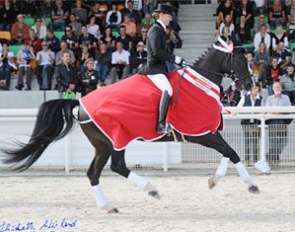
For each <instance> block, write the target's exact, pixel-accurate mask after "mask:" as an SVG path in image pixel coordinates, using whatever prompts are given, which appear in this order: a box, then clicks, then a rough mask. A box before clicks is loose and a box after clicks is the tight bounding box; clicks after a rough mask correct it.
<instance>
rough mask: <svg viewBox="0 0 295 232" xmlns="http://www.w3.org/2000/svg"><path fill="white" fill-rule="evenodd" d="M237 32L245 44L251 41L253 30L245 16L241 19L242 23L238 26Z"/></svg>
mask: <svg viewBox="0 0 295 232" xmlns="http://www.w3.org/2000/svg"><path fill="white" fill-rule="evenodd" d="M235 32H236V33H237V35H238V36H239V38H240V40H241V42H242V43H243V44H246V43H247V42H249V41H251V29H250V27H249V25H248V23H247V21H246V17H245V16H244V15H242V16H241V17H240V22H239V24H238V25H236V27H235Z"/></svg>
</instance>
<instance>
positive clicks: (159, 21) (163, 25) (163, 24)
mask: <svg viewBox="0 0 295 232" xmlns="http://www.w3.org/2000/svg"><path fill="white" fill-rule="evenodd" d="M157 22H158V23H160V24H161V26H162V27H163V28H164V30H165V31H166V25H165V23H163V22H162V21H161V20H160V19H158V20H157Z"/></svg>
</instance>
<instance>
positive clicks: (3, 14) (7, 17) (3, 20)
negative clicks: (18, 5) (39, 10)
mask: <svg viewBox="0 0 295 232" xmlns="http://www.w3.org/2000/svg"><path fill="white" fill-rule="evenodd" d="M15 16H16V12H15V10H14V8H13V7H12V6H11V4H10V1H9V0H5V1H4V6H3V7H2V8H1V9H0V31H11V28H12V24H13V23H14V22H15Z"/></svg>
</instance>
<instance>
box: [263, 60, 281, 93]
mask: <svg viewBox="0 0 295 232" xmlns="http://www.w3.org/2000/svg"><path fill="white" fill-rule="evenodd" d="M268 70H269V71H268V74H267V75H266V87H267V90H268V95H272V94H273V90H272V87H273V86H272V85H273V83H274V82H276V81H280V78H281V75H282V74H283V72H282V69H281V68H280V67H279V64H278V59H277V58H275V57H273V58H272V60H271V64H270V65H269V68H268Z"/></svg>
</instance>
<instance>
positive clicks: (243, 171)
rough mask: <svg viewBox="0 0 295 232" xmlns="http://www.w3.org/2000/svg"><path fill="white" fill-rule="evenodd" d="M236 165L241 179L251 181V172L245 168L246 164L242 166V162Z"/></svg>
mask: <svg viewBox="0 0 295 232" xmlns="http://www.w3.org/2000/svg"><path fill="white" fill-rule="evenodd" d="M235 165H236V169H237V171H238V173H239V175H240V177H241V178H242V179H243V180H244V181H246V180H248V179H250V175H249V172H248V171H247V169H246V168H245V166H244V164H242V163H241V162H238V163H236V164H235Z"/></svg>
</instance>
